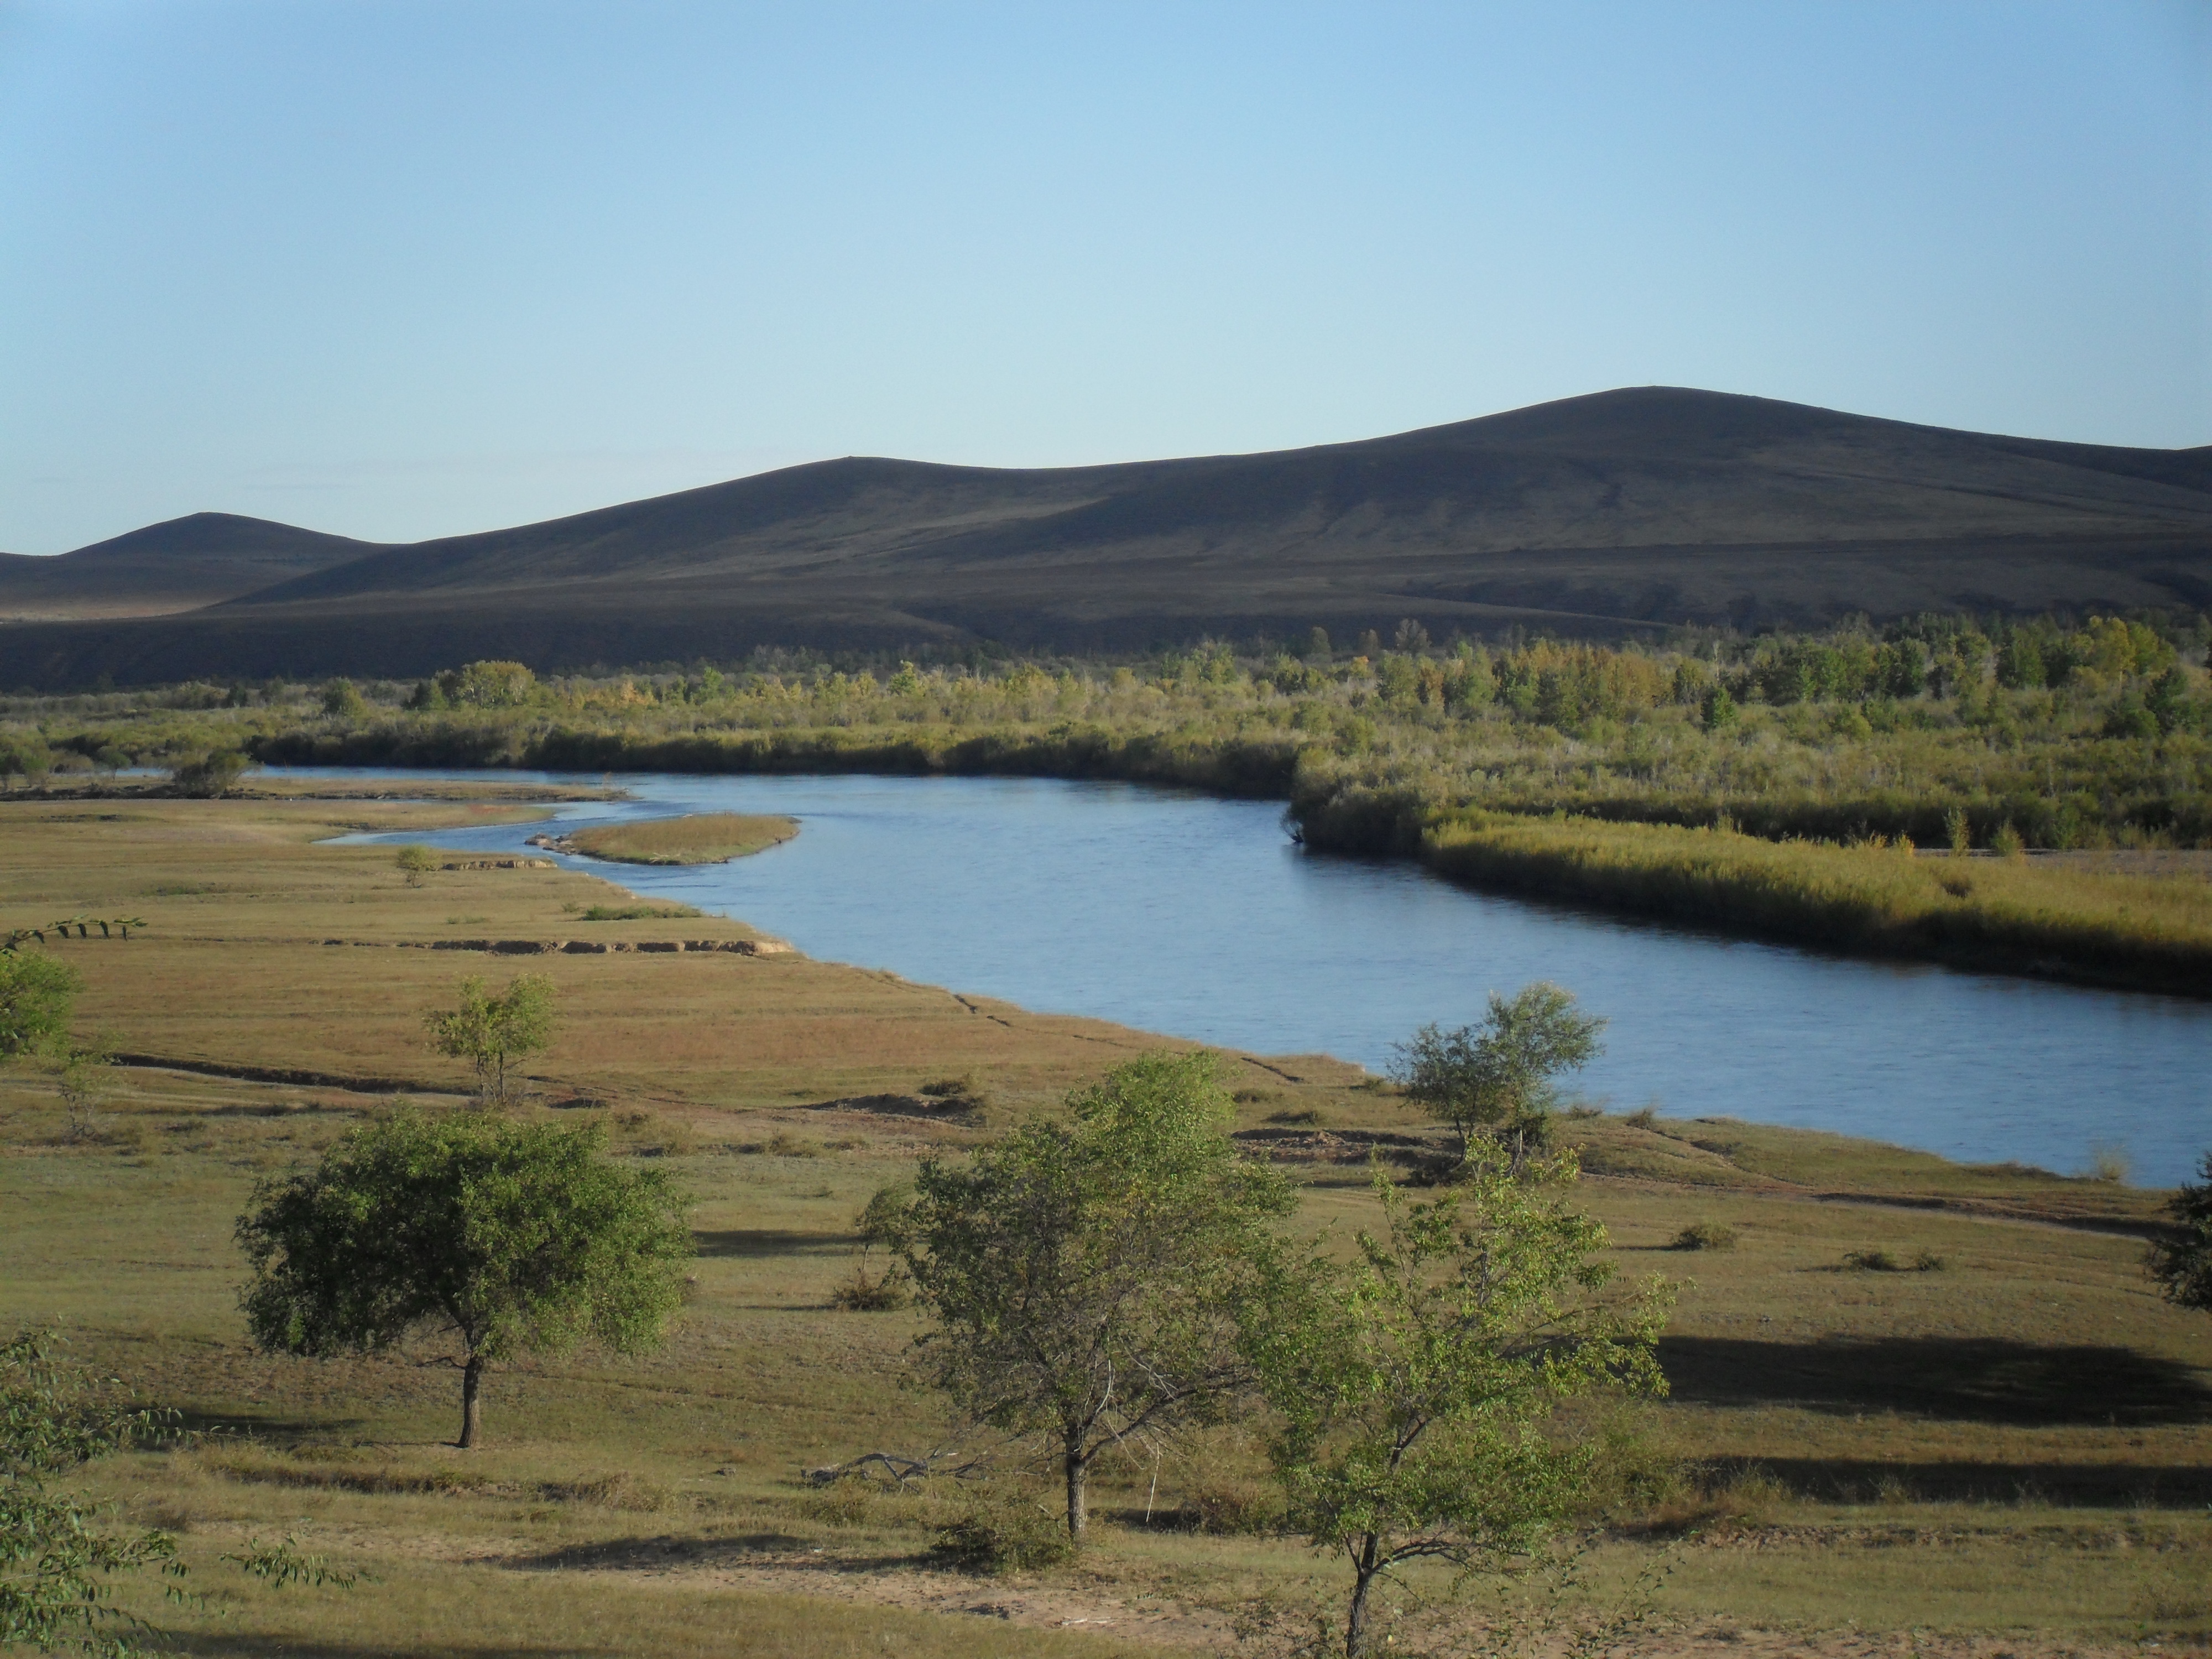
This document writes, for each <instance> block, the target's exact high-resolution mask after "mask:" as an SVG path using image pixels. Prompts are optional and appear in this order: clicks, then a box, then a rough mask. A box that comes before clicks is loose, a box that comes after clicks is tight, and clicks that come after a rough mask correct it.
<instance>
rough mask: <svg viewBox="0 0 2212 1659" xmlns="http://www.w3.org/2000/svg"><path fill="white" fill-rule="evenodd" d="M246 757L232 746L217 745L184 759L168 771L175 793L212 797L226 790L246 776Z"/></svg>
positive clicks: (217, 797)
mask: <svg viewBox="0 0 2212 1659" xmlns="http://www.w3.org/2000/svg"><path fill="white" fill-rule="evenodd" d="M246 764H247V762H246V757H245V756H243V755H241V754H240V753H238V751H237V750H231V749H218V750H216V751H214V752H213V753H212V754H207V755H201V756H199V757H197V758H195V759H192V760H188V761H186V762H185V763H184V764H183V765H181V766H179V767H178V768H177V769H176V770H175V771H173V772H172V773H171V774H170V775H169V778H170V781H171V782H173V783H174V784H175V785H176V787H177V793H179V794H180V795H188V796H190V797H191V798H192V799H196V800H215V799H219V798H220V797H222V796H223V795H225V794H228V793H229V792H230V789H231V787H232V786H233V785H234V784H235V783H237V781H239V779H240V778H241V777H243V776H245V775H246Z"/></svg>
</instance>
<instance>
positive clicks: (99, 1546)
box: [0, 1330, 185, 1659]
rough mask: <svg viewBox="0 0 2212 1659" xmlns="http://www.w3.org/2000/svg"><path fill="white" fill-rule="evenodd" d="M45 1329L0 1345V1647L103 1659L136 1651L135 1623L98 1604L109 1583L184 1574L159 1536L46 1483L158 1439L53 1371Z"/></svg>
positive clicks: (141, 1421) (138, 1417)
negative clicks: (109, 1521) (155, 1571)
mask: <svg viewBox="0 0 2212 1659" xmlns="http://www.w3.org/2000/svg"><path fill="white" fill-rule="evenodd" d="M55 1347H56V1344H55V1340H54V1338H53V1336H52V1334H51V1333H48V1332H45V1331H36V1330H24V1331H19V1332H17V1333H16V1334H15V1336H14V1337H13V1338H12V1339H11V1340H8V1341H6V1342H4V1343H0V1647H10V1646H14V1645H15V1644H19V1643H20V1644H23V1645H25V1646H27V1647H35V1648H37V1649H38V1650H40V1651H41V1652H51V1651H52V1650H56V1649H58V1648H62V1647H65V1646H74V1647H75V1648H76V1650H78V1651H79V1652H82V1653H92V1654H101V1655H106V1656H110V1659H123V1656H126V1655H130V1654H133V1653H136V1652H137V1651H138V1644H137V1642H136V1641H135V1640H134V1639H133V1638H134V1636H135V1635H136V1634H137V1632H140V1631H142V1630H143V1628H144V1626H142V1625H140V1624H139V1622H138V1621H137V1620H133V1619H132V1618H131V1617H130V1615H128V1614H126V1613H123V1612H122V1611H121V1610H120V1609H118V1608H117V1607H112V1606H111V1605H109V1600H108V1599H109V1596H110V1595H111V1594H112V1584H113V1581H114V1580H115V1578H116V1577H118V1575H121V1574H126V1573H131V1572H136V1571H141V1570H143V1569H144V1568H148V1567H158V1568H159V1569H160V1571H161V1572H162V1573H163V1575H164V1576H165V1577H168V1578H169V1579H170V1581H171V1583H170V1585H169V1589H170V1590H171V1593H172V1594H173V1595H175V1594H178V1593H179V1591H178V1585H177V1583H176V1581H177V1580H179V1579H180V1578H181V1577H183V1575H184V1571H185V1570H184V1567H183V1566H182V1565H181V1564H179V1562H178V1561H177V1559H176V1541H175V1540H173V1538H171V1537H170V1536H169V1535H168V1534H167V1533H164V1532H138V1533H132V1532H116V1531H111V1530H109V1529H108V1528H106V1525H105V1524H104V1521H103V1511H102V1506H100V1505H99V1504H94V1503H93V1502H92V1501H91V1500H90V1499H88V1498H84V1497H82V1496H81V1495H79V1494H77V1493H75V1492H67V1491H59V1490H57V1489H56V1488H55V1487H54V1485H53V1480H54V1478H55V1477H56V1476H57V1475H59V1474H64V1472H66V1471H68V1470H70V1469H73V1468H78V1467H80V1466H81V1465H82V1464H85V1463H88V1462H91V1461H92V1460H93V1459H94V1458H96V1457H101V1456H105V1455H106V1454H108V1453H110V1452H112V1451H117V1450H120V1449H123V1448H125V1447H127V1446H131V1445H133V1444H136V1443H139V1442H140V1441H142V1440H144V1439H146V1438H148V1437H151V1436H154V1435H155V1434H157V1433H159V1432H160V1431H161V1421H160V1419H157V1418H156V1417H155V1414H154V1413H150V1412H143V1411H139V1412H131V1411H125V1410H123V1409H121V1408H119V1407H115V1406H112V1405H111V1404H109V1403H107V1402H106V1401H103V1400H101V1399H100V1396H99V1393H98V1391H97V1389H95V1387H94V1383H93V1381H92V1379H90V1378H89V1377H88V1376H87V1375H86V1374H85V1373H84V1371H83V1370H81V1369H80V1368H78V1367H76V1366H72V1365H68V1364H64V1363H63V1362H62V1361H61V1359H60V1358H59V1356H58V1354H57V1353H56V1352H55Z"/></svg>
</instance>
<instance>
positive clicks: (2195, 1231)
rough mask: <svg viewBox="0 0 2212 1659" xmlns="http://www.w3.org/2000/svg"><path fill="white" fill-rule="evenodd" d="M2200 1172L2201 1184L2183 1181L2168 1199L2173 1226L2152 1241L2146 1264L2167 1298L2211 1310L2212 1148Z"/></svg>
mask: <svg viewBox="0 0 2212 1659" xmlns="http://www.w3.org/2000/svg"><path fill="white" fill-rule="evenodd" d="M2198 1173H2199V1174H2201V1175H2203V1177H2204V1182H2203V1185H2202V1186H2192V1185H2191V1184H2189V1183H2187V1182H2184V1183H2183V1185H2182V1187H2181V1189H2180V1190H2179V1192H2177V1193H2175V1194H2174V1195H2173V1197H2172V1199H2171V1200H2168V1202H2167V1204H2166V1213H2167V1214H2169V1215H2171V1216H2172V1218H2173V1226H2172V1231H2170V1232H2169V1233H2168V1235H2167V1236H2166V1237H2164V1238H2160V1239H2158V1240H2155V1241H2154V1243H2152V1244H2151V1247H2150V1250H2149V1254H2148V1258H2147V1261H2146V1264H2145V1265H2147V1266H2148V1267H2149V1269H2150V1274H2151V1277H2152V1278H2154V1279H2156V1280H2158V1282H2159V1285H2160V1288H2161V1289H2163V1290H2164V1291H2165V1292H2166V1300H2167V1301H2169V1302H2171V1303H2172V1304H2174V1305H2175V1306H2176V1307H2180V1308H2201V1309H2203V1310H2204V1311H2206V1312H2207V1313H2212V1152H2207V1153H2205V1154H2204V1158H2203V1162H2202V1164H2199V1166H2198Z"/></svg>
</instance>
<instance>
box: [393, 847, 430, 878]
mask: <svg viewBox="0 0 2212 1659" xmlns="http://www.w3.org/2000/svg"><path fill="white" fill-rule="evenodd" d="M392 863H393V864H395V865H397V866H398V869H399V873H400V874H401V875H403V876H404V877H406V878H407V884H408V885H409V886H410V887H420V886H421V885H422V878H423V877H425V876H427V875H428V874H429V873H430V872H432V871H433V870H435V869H436V868H437V867H438V860H437V858H436V857H435V854H432V853H431V851H430V849H429V848H427V847H414V846H409V847H403V848H400V849H399V851H398V854H397V855H396V856H395V857H394V858H393V859H392Z"/></svg>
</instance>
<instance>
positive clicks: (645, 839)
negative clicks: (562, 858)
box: [560, 812, 799, 864]
mask: <svg viewBox="0 0 2212 1659" xmlns="http://www.w3.org/2000/svg"><path fill="white" fill-rule="evenodd" d="M798 833H799V822H798V820H797V819H795V818H787V817H775V816H772V815H769V814H763V813H755V812H694V813H691V814H690V815H688V816H686V817H677V818H648V819H646V820H645V821H643V822H641V823H604V824H595V825H593V826H592V828H591V829H574V830H571V831H570V832H569V833H568V834H567V835H565V836H562V837H561V842H560V844H561V846H562V848H563V850H565V851H568V852H573V853H582V854H586V855H587V856H589V857H592V858H595V859H611V860H614V861H616V862H617V863H620V864H722V863H726V861H728V860H731V859H738V858H744V856H746V855H747V854H751V853H760V852H765V851H766V850H767V849H768V848H771V847H780V846H781V845H782V844H783V843H784V842H787V841H789V840H790V839H791V838H792V837H793V836H795V835H797V834H798Z"/></svg>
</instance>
